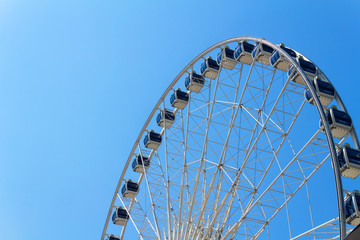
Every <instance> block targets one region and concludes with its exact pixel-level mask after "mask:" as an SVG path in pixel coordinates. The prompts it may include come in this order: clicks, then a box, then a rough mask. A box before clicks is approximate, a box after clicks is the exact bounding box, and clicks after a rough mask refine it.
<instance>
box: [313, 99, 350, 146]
mask: <svg viewBox="0 0 360 240" xmlns="http://www.w3.org/2000/svg"><path fill="white" fill-rule="evenodd" d="M325 117H326V120H327V122H328V124H329V126H330V130H331V133H332V135H333V137H335V138H339V139H341V138H343V137H344V136H345V135H346V134H347V133H348V132H349V131H350V130H351V128H352V121H351V118H350V116H349V114H347V113H346V112H343V111H340V110H337V109H336V107H335V106H333V107H331V108H330V109H329V111H328V112H327V113H326V115H325ZM319 125H320V129H321V130H322V131H323V132H324V131H325V130H324V126H323V123H322V121H321V120H320V122H319Z"/></svg>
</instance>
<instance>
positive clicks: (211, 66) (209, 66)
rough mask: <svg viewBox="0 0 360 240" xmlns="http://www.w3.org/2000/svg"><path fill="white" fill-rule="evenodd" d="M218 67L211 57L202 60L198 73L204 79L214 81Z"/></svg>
mask: <svg viewBox="0 0 360 240" xmlns="http://www.w3.org/2000/svg"><path fill="white" fill-rule="evenodd" d="M219 69H220V67H219V65H218V64H217V62H216V61H215V60H213V59H212V58H211V57H208V58H206V59H205V60H204V62H203V63H202V64H201V67H200V73H201V75H203V76H204V77H207V78H210V79H215V78H216V77H217V76H218V74H219Z"/></svg>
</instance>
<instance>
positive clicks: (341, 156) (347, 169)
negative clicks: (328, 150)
mask: <svg viewBox="0 0 360 240" xmlns="http://www.w3.org/2000/svg"><path fill="white" fill-rule="evenodd" d="M338 160H339V165H340V172H341V175H342V176H344V177H347V178H351V179H355V178H356V177H357V176H359V175H360V151H359V150H358V149H354V148H351V147H350V145H348V144H345V145H344V146H343V147H342V148H341V150H340V152H339V153H338Z"/></svg>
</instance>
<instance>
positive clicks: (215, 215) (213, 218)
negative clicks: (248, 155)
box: [204, 71, 276, 238]
mask: <svg viewBox="0 0 360 240" xmlns="http://www.w3.org/2000/svg"><path fill="white" fill-rule="evenodd" d="M275 72H276V71H273V73H272V76H271V80H270V84H269V86H268V88H267V89H266V90H264V93H263V94H264V95H265V97H264V100H263V103H262V106H264V105H265V103H266V99H267V95H268V92H269V91H270V88H271V86H272V84H271V83H272V81H273V79H274V76H275ZM249 78H250V73H249V75H248V78H247V82H246V83H245V87H244V90H243V92H242V96H241V97H240V102H241V100H242V98H243V96H244V92H245V91H246V88H247V87H248V86H249V85H248V80H249ZM259 79H261V80H262V77H261V76H260V78H259ZM252 97H253V95H252ZM240 102H239V104H237V109H236V111H235V114H234V115H232V117H231V124H230V127H229V132H228V135H227V139H226V141H225V145H224V148H223V152H222V154H221V158H220V161H219V163H218V168H220V167H221V166H222V164H223V161H224V159H225V156H226V151H227V143H228V140H229V137H230V134H231V131H232V126H233V125H234V122H235V119H236V115H237V113H238V110H239V107H240V106H242V105H240ZM216 173H217V172H216ZM214 176H215V174H214ZM213 179H215V178H214V177H213ZM221 179H222V178H221ZM220 184H221V182H220V183H219V185H220ZM236 185H237V183H236V182H234V183H233V185H232V186H231V188H230V189H229V190H228V191H227V192H226V194H225V196H224V197H223V198H222V201H221V204H220V205H219V206H217V202H215V203H216V204H215V206H216V208H214V211H213V213H212V214H211V222H210V223H209V225H208V227H207V229H206V231H205V234H204V236H205V238H206V237H207V236H208V235H209V234H211V232H212V231H213V226H214V224H215V223H216V221H217V219H218V215H219V214H220V212H221V211H222V209H223V207H224V205H225V203H226V202H227V200H228V197H229V195H230V194H231V193H232V192H233V191H235V190H236ZM210 190H211V185H210V187H209V190H208V192H209V193H210ZM219 193H220V191H218V194H217V198H216V201H218V197H219V196H220V194H219ZM204 205H206V204H204ZM228 208H231V205H230V204H229V205H228ZM227 211H228V210H225V212H227Z"/></svg>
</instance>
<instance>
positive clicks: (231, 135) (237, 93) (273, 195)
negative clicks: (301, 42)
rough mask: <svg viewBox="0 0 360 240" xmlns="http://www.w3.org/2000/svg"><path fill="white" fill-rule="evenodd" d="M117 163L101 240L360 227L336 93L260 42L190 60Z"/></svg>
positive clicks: (314, 73)
mask: <svg viewBox="0 0 360 240" xmlns="http://www.w3.org/2000/svg"><path fill="white" fill-rule="evenodd" d="M123 161H124V162H126V163H125V166H124V169H123V170H122V172H121V171H119V173H120V172H121V175H120V180H119V182H118V185H117V187H116V190H115V193H114V196H113V199H112V202H111V205H110V209H109V211H108V214H107V218H106V223H105V226H104V229H103V233H102V237H101V239H109V240H119V239H144V240H145V239H163V240H165V239H168V240H180V239H185V240H187V239H199V240H200V239H211V240H215V239H217V240H225V239H320V238H321V239H344V238H345V236H346V234H347V233H349V231H351V229H353V228H354V226H357V225H358V224H360V194H359V193H358V192H357V191H356V190H355V189H354V183H356V181H357V180H356V179H355V178H356V177H357V176H358V175H359V174H360V150H359V141H358V138H357V135H356V132H355V129H354V126H353V123H352V121H351V117H350V115H349V113H348V112H347V110H346V108H345V105H344V103H343V102H342V100H341V98H340V96H339V93H338V92H337V91H336V89H335V88H334V86H333V85H332V83H331V82H330V81H329V79H328V78H327V77H326V76H325V74H324V73H323V72H322V71H321V70H320V68H318V66H316V65H315V64H314V63H313V62H312V61H311V60H310V59H308V58H307V57H305V56H304V55H302V54H301V53H299V52H297V51H295V50H293V49H291V48H289V47H286V46H284V45H283V44H273V43H271V42H269V41H267V40H265V39H261V38H255V37H237V38H231V39H228V40H225V41H222V42H219V43H217V44H215V45H213V46H211V47H210V48H208V49H206V50H205V51H204V52H202V53H201V54H199V55H198V56H197V57H195V58H194V59H193V60H192V61H191V62H190V63H189V64H188V65H187V66H186V67H185V68H184V69H183V70H182V71H181V72H180V73H179V74H178V75H177V76H176V78H175V79H174V80H173V81H172V82H171V84H170V85H169V87H168V88H167V89H166V90H165V92H164V94H163V95H162V96H161V97H160V99H159V101H158V102H157V104H156V105H155V107H154V108H153V110H152V111H151V113H150V115H149V117H148V119H147V121H146V123H145V125H144V126H143V127H142V129H141V130H140V134H139V136H138V138H137V140H136V142H135V144H134V146H133V148H132V149H131V150H130V154H129V156H128V157H127V159H126V158H125V157H124V160H123ZM327 163H329V164H327ZM330 163H331V165H330ZM331 168H332V169H331ZM322 169H324V170H322ZM329 169H330V173H331V174H332V175H330V176H328V175H326V173H321V174H323V175H320V176H321V178H322V179H324V183H322V187H320V188H319V187H315V186H317V185H318V184H317V183H316V181H317V180H318V179H317V180H315V183H314V181H313V179H314V178H315V179H316V178H317V175H319V173H318V172H321V171H324V172H329ZM324 174H325V175H324ZM343 185H344V187H343ZM348 187H350V189H347V188H348ZM314 188H315V189H314ZM324 189H328V190H327V191H325V190H324ZM345 189H346V190H345ZM329 191H330V192H331V193H330V195H331V196H333V197H330V198H331V201H330V200H329V201H327V200H326V199H325V198H326V197H325V198H322V197H321V196H322V195H321V194H324V195H326V194H329ZM314 193H315V195H314ZM321 208H324V210H323V212H321V214H319V209H321ZM328 215H331V216H332V217H330V218H328V219H324V218H327V217H328ZM322 220H323V222H320V221H322Z"/></svg>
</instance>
